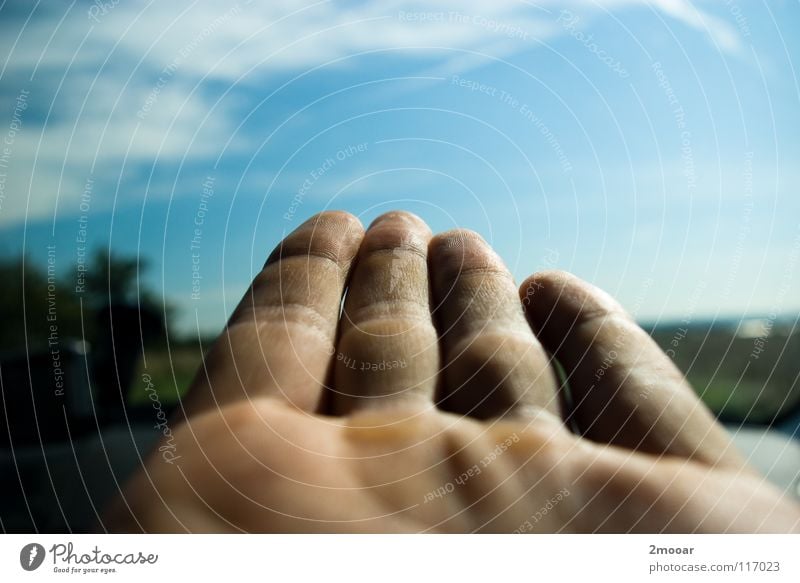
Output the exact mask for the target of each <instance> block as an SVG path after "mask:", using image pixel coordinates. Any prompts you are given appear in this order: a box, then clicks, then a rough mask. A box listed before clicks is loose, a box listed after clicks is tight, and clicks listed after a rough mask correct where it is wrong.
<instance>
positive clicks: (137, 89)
mask: <svg viewBox="0 0 800 583" xmlns="http://www.w3.org/2000/svg"><path fill="white" fill-rule="evenodd" d="M642 4H643V3H641V2H637V1H634V0H613V1H611V2H606V3H603V4H600V3H595V2H579V1H574V2H566V3H564V2H560V3H557V2H553V1H550V0H543V1H540V2H538V3H536V4H533V3H529V2H522V1H518V0H495V1H494V2H492V3H491V4H488V3H486V2H483V1H482V0H462V1H457V0H447V1H443V2H438V3H436V4H435V5H432V4H431V3H429V2H421V1H418V2H413V1H412V2H407V1H397V0H384V1H377V0H374V1H365V2H356V1H350V2H327V1H322V2H314V3H307V4H304V5H299V4H298V3H297V2H290V1H288V0H281V1H270V2H264V3H255V2H245V1H244V0H242V1H240V2H239V3H236V4H233V5H221V4H219V3H215V2H210V1H201V2H195V3H192V4H191V5H190V6H188V7H186V6H184V5H178V4H177V3H164V2H159V3H156V2H150V3H147V4H142V3H136V2H120V3H118V4H116V5H111V4H110V3H109V5H108V8H107V9H103V10H100V9H98V8H97V6H98V5H97V4H88V3H73V4H71V5H70V6H69V7H67V8H64V7H59V8H57V7H53V6H48V7H43V6H38V5H37V6H38V7H37V8H35V9H34V14H33V15H32V16H31V18H30V19H28V18H27V16H28V15H27V10H29V8H27V6H28V5H27V4H19V5H12V6H11V7H10V8H9V7H8V6H7V7H6V11H10V10H13V11H15V12H17V13H18V14H10V15H8V16H6V15H3V23H2V24H0V27H1V28H2V31H3V32H2V34H0V52H1V53H2V54H4V55H6V57H7V58H6V60H5V62H4V64H3V66H2V80H3V86H4V89H3V90H2V93H3V96H4V97H9V96H13V93H14V92H17V91H19V90H20V89H22V88H30V90H31V100H32V101H34V102H36V103H37V104H38V105H37V106H36V107H32V108H31V109H30V110H29V111H28V112H26V115H25V117H24V119H23V130H22V131H21V132H19V134H18V137H17V140H16V142H15V144H14V151H13V165H14V167H13V172H11V173H9V176H8V180H7V189H6V191H7V192H14V193H16V194H15V196H14V197H7V198H6V199H5V201H4V202H3V206H2V210H0V222H2V223H6V224H7V223H10V222H16V221H19V220H22V219H23V218H24V217H25V216H26V215H27V217H28V218H31V217H47V216H52V215H53V214H54V213H57V212H60V210H61V209H70V208H72V207H73V206H74V202H75V201H76V200H77V199H78V197H79V195H80V192H81V190H82V188H83V185H84V183H85V181H86V178H87V175H89V174H99V175H108V176H114V175H117V176H119V172H120V170H121V168H123V166H124V165H126V164H127V165H131V164H134V165H135V164H137V163H141V162H153V161H156V160H157V161H159V162H160V163H163V162H170V161H171V162H177V161H179V160H181V159H184V158H187V157H188V158H190V159H193V160H198V159H199V160H202V159H206V158H213V157H214V156H215V155H216V154H217V150H216V148H218V147H219V144H220V141H221V140H227V139H228V138H229V137H230V135H231V132H232V130H233V129H234V128H235V127H236V125H237V123H238V119H237V117H236V116H237V114H236V112H234V111H231V110H230V109H229V108H221V107H216V106H217V104H218V102H217V99H218V97H219V93H220V92H221V91H224V89H229V90H230V91H231V92H232V93H234V94H235V93H236V91H238V90H241V89H242V88H248V87H249V88H251V90H252V88H254V87H255V88H256V89H257V90H260V91H262V92H263V87H265V86H266V85H267V84H269V83H270V81H271V80H272V79H274V78H276V77H277V76H280V75H283V76H286V75H289V74H293V73H301V72H303V71H305V70H308V69H309V68H311V67H316V66H319V65H321V64H324V63H330V65H329V66H330V67H332V68H334V67H338V68H340V69H342V70H346V69H347V68H348V67H349V68H353V67H356V66H358V64H359V61H358V58H356V57H355V55H358V54H361V53H365V52H375V51H378V52H380V51H383V52H384V53H383V54H385V55H386V58H404V59H412V60H415V61H419V62H420V63H422V64H424V66H425V67H426V69H427V70H429V71H430V70H435V71H438V72H439V73H442V72H446V73H447V74H452V73H454V72H458V71H460V70H464V69H468V68H470V67H472V66H474V65H475V64H476V59H475V57H473V56H471V55H472V54H473V53H476V52H477V53H486V54H489V55H492V56H494V57H498V58H506V57H508V56H510V55H513V54H514V53H516V52H520V51H527V50H532V49H534V48H535V47H536V45H537V41H549V40H551V39H553V38H555V37H557V36H559V35H562V34H564V30H563V27H561V26H559V25H558V24H557V23H556V18H557V16H558V13H559V11H560V10H561V8H562V7H564V6H566V7H567V8H569V9H571V10H576V11H581V13H582V14H585V15H587V17H594V16H601V15H602V14H603V11H604V10H606V9H622V8H629V7H633V6H639V5H642ZM648 6H649V7H651V8H652V9H655V10H658V11H659V12H660V13H662V14H664V15H666V17H668V18H669V19H672V20H674V21H677V22H679V23H681V24H682V25H688V26H690V27H691V28H693V29H696V30H699V31H704V32H705V33H706V34H708V35H709V38H711V39H712V40H714V41H715V42H717V43H718V44H719V46H721V47H722V48H723V49H725V50H730V51H735V50H737V49H738V46H739V45H738V37H737V34H736V31H735V29H733V28H732V27H730V25H728V24H727V23H726V22H725V21H723V20H721V19H719V18H717V17H714V16H712V15H710V14H708V13H707V12H704V11H701V10H700V9H698V8H697V7H696V6H695V5H693V4H692V3H690V2H688V1H685V0H656V1H654V2H652V3H650V4H649V5H648ZM26 19H27V20H26ZM435 47H439V49H436V48H435ZM448 49H449V50H448ZM213 83H216V84H218V85H219V86H220V87H222V88H223V89H222V90H220V91H217V92H216V94H214V95H211V93H210V92H208V91H205V90H204V87H208V86H209V85H210V84H213ZM7 113H8V117H6V118H3V119H9V118H10V115H11V114H10V112H7ZM237 140H238V141H237V142H236V143H235V144H234V146H237V145H238V147H240V148H246V147H247V144H246V143H243V142H242V140H246V136H244V137H241V136H239V137H237ZM29 192H30V198H28V193H29ZM57 200H58V206H57V205H56V201H57Z"/></svg>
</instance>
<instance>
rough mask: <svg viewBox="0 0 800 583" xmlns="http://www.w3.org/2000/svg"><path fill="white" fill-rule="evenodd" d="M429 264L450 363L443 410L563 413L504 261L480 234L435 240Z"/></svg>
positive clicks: (481, 413) (484, 415)
mask: <svg viewBox="0 0 800 583" xmlns="http://www.w3.org/2000/svg"><path fill="white" fill-rule="evenodd" d="M429 264H430V271H431V279H432V283H433V296H434V299H435V306H436V308H435V312H436V316H437V322H438V325H439V330H440V336H441V339H442V340H441V342H442V351H443V360H444V363H445V366H444V383H443V384H442V392H441V394H440V395H439V398H438V399H437V400H438V401H439V406H440V407H442V408H443V409H446V410H448V411H453V412H456V413H460V414H464V415H467V414H468V415H473V416H476V417H479V418H487V417H494V416H501V415H507V414H513V413H521V412H523V411H524V410H529V409H530V408H531V407H534V408H536V409H547V410H549V411H551V412H554V413H556V414H557V413H558V401H557V399H556V387H557V383H556V379H555V375H554V372H553V370H552V368H551V367H550V365H549V362H548V361H549V357H548V356H547V354H546V353H545V351H544V350H543V349H542V346H541V345H540V344H539V341H538V340H537V339H536V337H535V336H534V335H533V333H532V332H531V329H530V327H529V326H528V323H527V322H526V321H525V316H524V315H523V312H522V306H521V303H520V300H519V295H518V294H517V287H516V285H515V284H514V280H513V278H512V276H511V274H510V273H509V271H508V269H507V268H506V266H505V265H504V264H503V262H502V260H501V259H500V258H499V257H498V256H497V254H495V252H494V251H493V250H492V249H491V247H489V245H488V244H487V243H486V242H485V241H484V240H483V239H482V238H481V237H480V235H478V234H476V233H473V232H471V231H466V230H456V231H450V232H447V233H442V234H440V235H437V236H436V237H434V239H433V240H432V241H431V245H430V261H429Z"/></svg>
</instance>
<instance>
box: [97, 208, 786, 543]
mask: <svg viewBox="0 0 800 583" xmlns="http://www.w3.org/2000/svg"><path fill="white" fill-rule="evenodd" d="M345 289H347V293H346V296H345ZM342 297H345V301H344V309H343V310H341V303H342ZM340 311H341V314H340ZM554 359H555V360H557V361H558V362H559V363H560V364H561V366H562V367H563V376H564V377H565V379H566V384H568V386H569V390H568V393H569V396H568V397H565V394H566V391H564V390H562V389H561V386H562V385H563V384H564V383H563V382H562V381H560V380H559V378H560V377H559V376H558V375H557V374H556V372H555V367H554ZM599 371H602V373H600V372H599ZM170 429H171V430H172V432H173V435H172V436H171V439H170V440H169V442H168V445H169V451H170V456H167V457H165V456H164V455H162V453H161V452H159V451H158V450H156V451H154V453H153V454H152V455H151V456H150V457H149V459H148V461H147V463H146V464H145V466H144V467H143V468H142V469H141V470H140V471H139V472H138V473H137V474H136V476H135V477H134V478H133V479H132V480H131V482H130V483H129V484H128V486H127V487H126V488H125V490H124V492H123V494H122V495H120V496H119V497H118V499H117V500H116V501H115V502H114V504H113V505H112V507H111V508H110V509H109V511H108V512H107V513H106V516H105V519H104V521H103V524H102V527H103V528H105V529H108V530H114V531H135V532H138V531H148V532H187V531H188V532H240V531H246V532H665V531H668V532H761V531H765V532H788V531H798V530H800V507H798V505H797V504H796V503H795V502H793V501H792V500H790V499H788V498H785V497H782V496H781V494H780V492H778V491H777V490H776V489H775V488H774V487H773V486H771V485H770V484H769V483H768V482H766V480H765V479H764V478H763V477H762V476H760V475H759V474H757V473H756V472H755V471H754V470H752V469H750V468H749V467H748V465H747V464H746V461H745V460H744V459H743V458H742V456H741V455H740V454H739V453H738V452H737V451H736V450H735V449H734V447H733V446H732V444H731V442H730V439H729V436H728V435H727V433H726V432H725V430H724V429H723V428H722V427H721V426H720V425H719V424H718V423H717V422H716V420H715V419H714V418H713V416H712V415H711V414H710V413H709V411H708V410H707V409H706V408H705V406H704V405H703V404H702V403H701V402H700V401H699V400H698V398H697V397H696V395H695V393H694V392H693V391H692V389H691V387H690V386H689V385H688V384H687V382H686V381H685V379H684V378H683V376H682V375H681V374H680V372H679V371H678V370H677V369H676V368H675V366H674V365H673V364H672V362H671V360H670V359H669V358H668V357H667V356H665V355H664V354H663V353H662V352H661V351H660V349H659V348H658V347H657V346H656V345H655V344H654V342H653V341H652V340H651V339H650V337H649V336H648V335H647V334H646V333H645V332H644V331H643V330H642V329H640V328H639V327H638V326H637V325H636V323H635V322H634V321H633V319H632V318H631V317H630V316H629V315H627V314H626V313H625V311H624V310H623V309H622V308H621V307H620V306H619V304H617V303H616V302H615V301H614V300H613V299H612V298H611V297H609V296H608V295H607V294H605V293H603V292H602V291H600V290H598V289H597V288H595V287H593V286H591V285H589V284H587V283H585V282H583V281H581V280H579V279H578V278H576V277H574V276H572V275H569V274H567V273H563V272H554V271H550V272H544V273H538V274H535V275H533V276H531V277H530V278H528V279H527V280H526V281H525V282H523V283H522V285H521V286H519V287H517V285H516V284H515V283H514V281H513V279H512V277H511V275H510V274H509V272H508V270H507V268H506V267H505V266H504V264H503V262H502V260H501V259H500V258H499V257H498V256H497V255H496V254H495V253H494V251H493V250H492V249H491V248H490V246H489V245H488V244H487V243H486V242H485V241H484V240H483V239H482V238H481V237H480V236H479V235H477V234H475V233H473V232H470V231H464V230H456V231H449V232H446V233H442V234H439V235H436V236H433V235H432V233H431V231H430V229H429V228H428V227H427V226H426V225H425V223H424V222H423V221H422V220H420V219H419V218H417V217H416V216H414V215H411V214H409V213H405V212H391V213H387V214H385V215H383V216H381V217H379V218H378V219H377V220H376V221H375V222H374V223H373V224H372V225H371V226H370V227H369V228H368V229H367V230H366V232H365V231H364V228H363V227H362V225H361V224H360V222H359V221H358V219H356V218H355V217H353V216H351V215H349V214H347V213H343V212H326V213H322V214H320V215H316V216H315V217H312V218H311V219H309V220H308V221H307V222H306V223H304V224H303V225H302V226H300V227H298V229H297V230H295V231H294V232H293V233H292V234H290V235H289V236H288V237H287V238H286V239H285V240H284V241H283V242H282V243H281V244H280V245H279V246H278V248H277V249H276V250H275V251H274V252H273V253H272V254H271V256H270V258H269V260H268V261H267V263H266V266H265V267H264V269H263V270H262V271H261V273H260V274H259V275H258V276H257V277H256V279H255V281H254V282H253V285H252V286H251V288H250V289H249V290H248V292H247V293H246V294H245V297H244V298H243V300H242V302H241V303H240V305H239V306H238V308H237V309H236V311H235V312H234V314H233V316H232V317H231V321H230V322H229V324H228V327H227V328H226V330H225V331H224V332H223V333H222V334H221V336H220V338H219V339H218V340H217V342H216V343H215V345H214V346H213V347H212V349H211V350H210V352H209V354H208V355H207V357H206V359H205V362H204V365H203V367H202V368H201V370H200V371H199V372H198V374H197V377H196V379H195V381H194V383H193V384H192V387H191V389H190V391H189V394H188V396H187V398H186V399H185V400H184V402H183V403H182V407H181V412H180V415H179V417H178V418H175V419H173V420H172V421H171V423H170ZM165 443H166V442H165ZM163 445H164V444H162V446H163Z"/></svg>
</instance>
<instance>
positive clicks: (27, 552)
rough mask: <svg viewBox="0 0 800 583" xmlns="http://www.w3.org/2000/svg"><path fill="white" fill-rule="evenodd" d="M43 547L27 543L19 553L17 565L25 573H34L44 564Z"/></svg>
mask: <svg viewBox="0 0 800 583" xmlns="http://www.w3.org/2000/svg"><path fill="white" fill-rule="evenodd" d="M44 555H45V552H44V547H43V546H42V545H40V544H38V543H28V544H27V545H25V546H24V547H22V550H21V551H20V552H19V564H20V565H22V568H23V569H25V570H26V571H35V570H36V569H38V568H39V567H41V565H42V563H43V562H44Z"/></svg>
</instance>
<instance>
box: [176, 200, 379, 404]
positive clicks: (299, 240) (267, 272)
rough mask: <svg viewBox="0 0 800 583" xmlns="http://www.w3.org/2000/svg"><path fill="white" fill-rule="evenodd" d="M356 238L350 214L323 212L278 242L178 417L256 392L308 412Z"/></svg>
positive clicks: (359, 233) (358, 231)
mask: <svg viewBox="0 0 800 583" xmlns="http://www.w3.org/2000/svg"><path fill="white" fill-rule="evenodd" d="M363 236H364V228H363V227H362V226H361V222H360V221H359V220H358V219H357V218H356V217H354V216H352V215H350V214H349V213H345V212H339V211H328V212H323V213H320V214H318V215H315V216H314V217H312V218H310V219H309V220H307V221H306V222H305V223H303V224H302V225H301V226H300V227H298V228H297V229H296V230H295V231H293V232H292V233H291V234H290V235H289V236H287V237H286V238H285V239H284V240H283V241H281V243H280V244H279V245H278V247H277V248H276V249H275V250H274V251H273V252H272V254H271V255H270V257H269V259H268V260H267V262H266V265H265V266H264V268H263V269H262V270H261V272H260V273H259V274H258V275H257V276H256V278H255V279H254V280H253V283H252V285H251V286H250V288H249V289H248V290H247V293H245V295H244V298H243V299H242V301H241V302H240V303H239V306H238V307H237V308H236V310H235V311H234V313H233V315H232V316H231V318H230V321H229V322H228V325H227V327H226V328H225V330H224V331H223V332H222V334H220V336H219V338H218V339H217V341H216V342H215V343H214V346H213V347H212V348H211V350H210V352H209V353H208V354H207V356H206V357H205V359H204V362H203V366H202V367H201V368H200V370H199V371H198V373H197V376H196V378H195V380H194V382H193V383H192V386H191V388H190V389H189V393H188V395H187V397H186V399H185V400H184V412H185V414H187V415H194V414H196V413H198V412H202V411H205V410H208V409H210V408H213V407H221V406H224V405H226V404H230V403H232V402H235V401H239V400H243V399H252V398H254V397H263V396H275V397H279V398H283V399H286V400H287V401H288V402H290V403H291V404H293V405H295V406H297V407H299V408H301V409H304V410H308V411H312V410H315V409H316V408H317V406H318V401H319V397H320V394H321V391H322V388H323V387H324V385H325V382H326V379H327V376H328V373H329V367H330V365H331V362H332V355H333V346H334V343H335V339H336V329H337V324H338V320H339V307H340V305H341V301H342V294H343V292H344V288H345V284H346V282H347V277H348V274H349V272H350V266H351V265H352V263H353V260H354V258H355V256H356V253H357V252H358V248H359V245H360V244H361V239H362V238H363Z"/></svg>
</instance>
